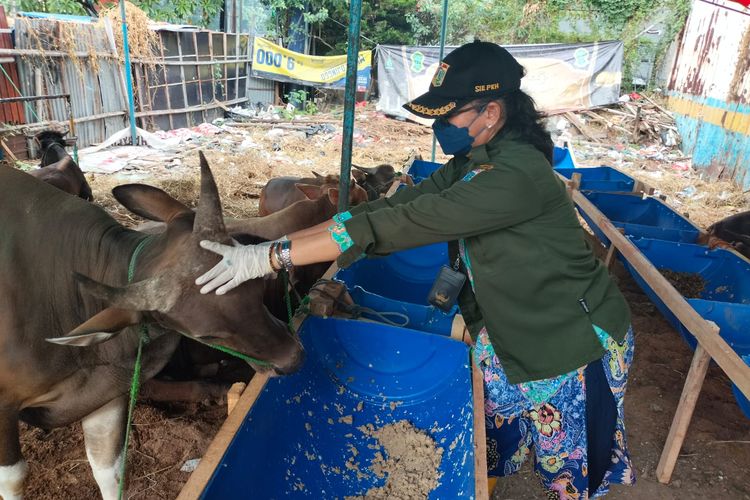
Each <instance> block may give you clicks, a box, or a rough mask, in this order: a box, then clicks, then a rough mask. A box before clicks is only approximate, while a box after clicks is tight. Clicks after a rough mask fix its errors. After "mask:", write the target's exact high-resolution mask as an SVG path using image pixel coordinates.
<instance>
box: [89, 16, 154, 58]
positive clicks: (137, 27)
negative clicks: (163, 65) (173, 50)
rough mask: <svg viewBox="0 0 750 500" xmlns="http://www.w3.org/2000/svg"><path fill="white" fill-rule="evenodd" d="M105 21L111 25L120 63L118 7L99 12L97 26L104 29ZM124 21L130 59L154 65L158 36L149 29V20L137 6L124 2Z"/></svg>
mask: <svg viewBox="0 0 750 500" xmlns="http://www.w3.org/2000/svg"><path fill="white" fill-rule="evenodd" d="M105 20H109V22H110V23H111V24H112V33H113V35H114V38H115V46H116V47H117V54H118V57H119V58H120V61H121V62H122V60H123V58H124V56H123V48H122V27H121V25H122V17H121V16H120V6H119V5H117V4H115V5H113V6H112V7H109V8H107V9H103V10H102V11H101V12H99V21H98V23H97V25H99V26H102V27H104V23H105V22H106V21H105ZM125 21H126V22H127V24H128V47H129V48H130V57H131V58H133V59H142V60H143V61H144V62H146V63H151V64H154V63H155V62H156V57H157V55H158V54H159V52H160V47H159V43H160V42H159V36H158V35H157V34H156V32H155V31H153V30H152V29H150V28H149V24H151V19H149V17H148V15H146V13H145V12H143V11H142V10H141V9H140V8H138V6H137V5H135V4H132V3H130V2H125Z"/></svg>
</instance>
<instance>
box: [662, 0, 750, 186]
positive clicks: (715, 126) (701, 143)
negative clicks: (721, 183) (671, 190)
mask: <svg viewBox="0 0 750 500" xmlns="http://www.w3.org/2000/svg"><path fill="white" fill-rule="evenodd" d="M736 5H737V4H734V3H733V2H729V1H727V0H694V1H693V5H692V10H691V13H690V16H689V18H688V20H687V23H686V25H685V28H684V30H683V33H682V38H681V40H680V43H679V47H678V52H677V56H676V57H675V62H674V66H673V68H672V75H671V79H670V82H669V87H668V88H669V102H668V106H669V108H670V109H671V110H673V111H674V112H675V118H676V121H677V126H678V128H679V130H680V134H681V135H682V139H683V144H682V149H683V151H684V152H685V153H686V154H690V155H692V157H693V165H694V166H695V167H696V168H701V169H704V170H706V171H707V173H709V174H710V175H712V176H715V177H723V178H730V179H733V180H735V181H736V182H737V183H738V184H740V185H741V186H743V187H744V188H747V187H750V173H748V168H749V165H748V164H749V163H750V13H749V12H747V11H743V10H741V9H737V8H736V7H735V6H736Z"/></svg>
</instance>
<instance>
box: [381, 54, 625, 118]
mask: <svg viewBox="0 0 750 500" xmlns="http://www.w3.org/2000/svg"><path fill="white" fill-rule="evenodd" d="M455 48H456V47H445V54H446V55H447V54H448V53H450V52H451V51H452V50H453V49H455ZM505 48H506V49H508V51H509V52H510V53H511V54H513V56H514V57H515V58H516V59H518V62H519V63H521V64H522V65H523V66H524V67H525V68H526V76H524V78H523V80H521V88H522V89H523V90H524V91H526V92H527V93H528V94H530V95H531V97H533V98H534V101H535V102H536V104H537V107H538V108H539V109H540V110H541V111H544V112H546V113H555V112H562V111H572V110H578V109H586V108H591V107H594V106H602V105H605V104H611V103H614V102H617V99H618V98H619V97H620V83H621V81H622V58H623V44H622V42H620V41H611V42H594V43H578V44H562V43H553V44H539V45H506V46H505ZM439 55H440V49H439V47H431V46H429V47H427V46H422V47H410V46H403V45H378V46H377V48H376V56H377V61H378V91H379V94H380V99H379V101H378V106H377V108H378V109H379V110H380V111H383V112H385V113H386V114H389V115H394V116H401V117H404V118H409V119H410V120H414V121H418V122H420V123H426V124H428V123H431V122H432V120H425V119H422V118H418V117H417V116H415V115H413V114H411V113H409V112H407V111H406V110H405V109H403V108H402V107H401V105H402V104H404V103H406V102H408V101H410V100H412V99H414V98H415V97H417V96H419V95H421V94H423V93H425V92H427V90H428V89H429V86H430V81H431V80H432V76H433V75H434V74H435V71H436V70H437V67H438V62H439V61H438V57H439Z"/></svg>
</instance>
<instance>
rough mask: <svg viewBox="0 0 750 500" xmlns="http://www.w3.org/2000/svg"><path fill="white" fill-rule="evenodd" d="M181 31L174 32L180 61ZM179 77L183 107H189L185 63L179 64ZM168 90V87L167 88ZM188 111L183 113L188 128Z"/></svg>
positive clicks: (189, 117)
mask: <svg viewBox="0 0 750 500" xmlns="http://www.w3.org/2000/svg"><path fill="white" fill-rule="evenodd" d="M181 34H182V33H180V32H176V33H175V35H176V36H177V52H178V54H179V56H180V62H184V59H183V57H182V41H181V40H180V35H181ZM180 77H181V78H182V82H181V83H180V87H182V98H183V99H184V101H185V108H189V107H190V103H189V102H188V97H187V82H186V81H185V65H183V64H180ZM167 90H168V88H167ZM190 115H191V114H190V113H185V122H186V123H187V126H188V128H189V127H192V126H193V122H192V119H191V116H190Z"/></svg>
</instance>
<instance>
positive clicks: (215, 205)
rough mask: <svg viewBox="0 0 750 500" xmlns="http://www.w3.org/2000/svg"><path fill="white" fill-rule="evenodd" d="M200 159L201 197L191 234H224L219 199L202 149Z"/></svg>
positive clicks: (199, 153) (217, 190)
mask: <svg viewBox="0 0 750 500" xmlns="http://www.w3.org/2000/svg"><path fill="white" fill-rule="evenodd" d="M198 155H199V156H200V160H201V197H200V200H199V201H198V208H197V209H196V211H195V212H196V213H195V222H194V223H193V234H200V235H202V236H208V235H211V234H221V235H223V234H225V233H226V229H225V228H224V219H223V218H222V215H221V199H220V198H219V189H218V188H217V187H216V182H215V181H214V176H213V174H212V173H211V169H210V168H209V166H208V161H207V160H206V157H205V156H204V155H203V151H198Z"/></svg>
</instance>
